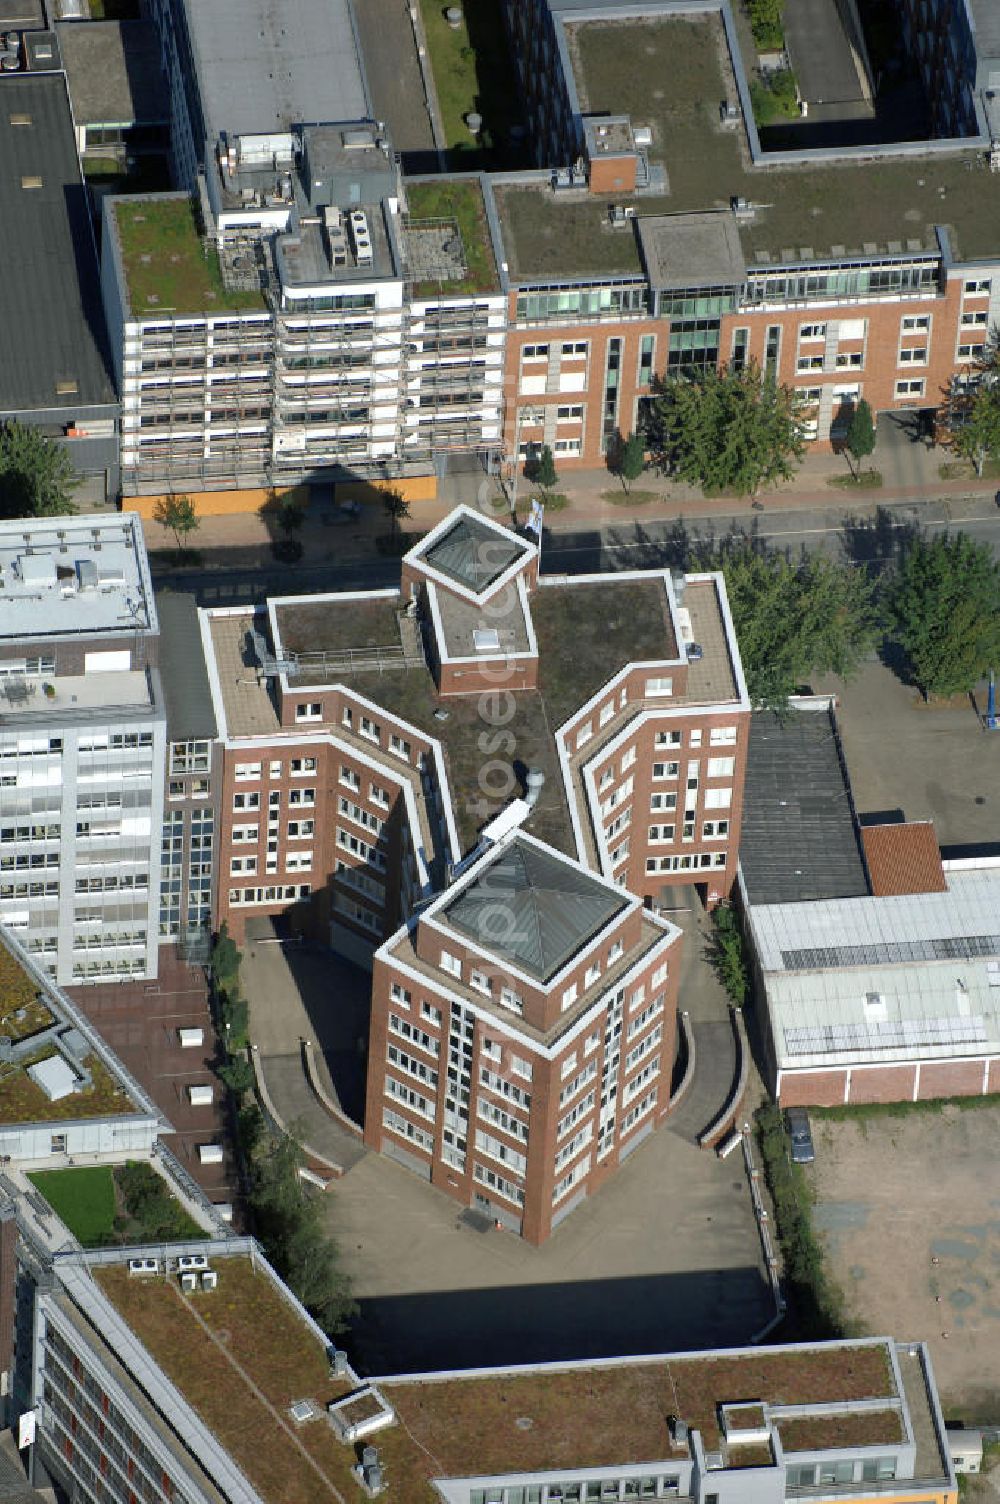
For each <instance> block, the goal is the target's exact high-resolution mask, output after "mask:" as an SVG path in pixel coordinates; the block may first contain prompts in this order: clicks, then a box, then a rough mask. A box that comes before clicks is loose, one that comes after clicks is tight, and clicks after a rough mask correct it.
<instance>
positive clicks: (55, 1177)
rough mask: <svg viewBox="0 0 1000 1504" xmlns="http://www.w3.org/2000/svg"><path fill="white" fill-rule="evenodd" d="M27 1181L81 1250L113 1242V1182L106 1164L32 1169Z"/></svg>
mask: <svg viewBox="0 0 1000 1504" xmlns="http://www.w3.org/2000/svg"><path fill="white" fill-rule="evenodd" d="M28 1179H29V1180H30V1181H31V1183H32V1185H33V1186H35V1188H36V1189H37V1190H39V1191H40V1192H41V1194H42V1195H43V1196H44V1197H45V1199H46V1201H47V1202H48V1203H49V1205H50V1206H51V1208H52V1210H53V1211H54V1212H55V1214H56V1216H57V1217H58V1218H59V1219H60V1220H61V1221H62V1222H65V1224H66V1226H67V1227H68V1228H69V1230H70V1232H71V1233H72V1234H73V1236H74V1238H76V1239H77V1241H78V1242H80V1243H82V1244H83V1246H84V1248H101V1247H104V1246H106V1245H107V1244H109V1243H113V1242H114V1241H115V1236H114V1226H115V1210H116V1200H115V1179H114V1175H113V1174H112V1172H111V1167H110V1165H94V1166H88V1167H87V1168H86V1169H80V1170H36V1171H33V1172H32V1173H31V1174H29V1176H28Z"/></svg>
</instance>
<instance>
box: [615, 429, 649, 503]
mask: <svg viewBox="0 0 1000 1504" xmlns="http://www.w3.org/2000/svg"><path fill="white" fill-rule="evenodd" d="M607 466H608V469H609V471H610V472H611V474H612V475H616V476H617V477H618V479H619V480H620V481H621V483H622V490H623V491H624V492H625V494H626V496H627V495H628V491H629V486H630V484H631V482H632V481H634V480H638V479H639V476H640V475H641V474H642V472H643V470H644V469H645V467H646V439H645V436H644V435H643V434H641V433H639V432H638V431H636V432H635V433H630V434H629V436H628V438H627V439H626V438H623V437H622V435H621V434H620V433H618V432H617V431H616V432H615V433H614V434H613V435H612V437H611V440H610V442H609V444H608V452H607Z"/></svg>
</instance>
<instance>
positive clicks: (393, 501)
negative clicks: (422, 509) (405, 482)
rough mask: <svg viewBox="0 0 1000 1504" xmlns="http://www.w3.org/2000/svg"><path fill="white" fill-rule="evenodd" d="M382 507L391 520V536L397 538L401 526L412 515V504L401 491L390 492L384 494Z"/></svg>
mask: <svg viewBox="0 0 1000 1504" xmlns="http://www.w3.org/2000/svg"><path fill="white" fill-rule="evenodd" d="M382 506H383V507H384V509H385V514H386V516H387V517H388V519H389V532H390V535H391V536H392V537H393V538H395V537H397V536H398V533H399V524H400V523H401V522H404V521H405V520H406V518H407V517H409V515H410V503H409V502H408V501H407V500H406V498H405V496H404V495H403V494H402V492H401V491H396V490H388V491H383V492H382Z"/></svg>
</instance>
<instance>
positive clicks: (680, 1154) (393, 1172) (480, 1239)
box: [327, 1127, 773, 1373]
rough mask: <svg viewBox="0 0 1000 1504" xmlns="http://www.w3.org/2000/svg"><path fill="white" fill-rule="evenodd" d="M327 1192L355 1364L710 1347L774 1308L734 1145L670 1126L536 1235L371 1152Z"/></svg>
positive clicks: (373, 1366) (745, 1331) (738, 1335)
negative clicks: (715, 1144)
mask: <svg viewBox="0 0 1000 1504" xmlns="http://www.w3.org/2000/svg"><path fill="white" fill-rule="evenodd" d="M327 1201H328V1206H329V1226H330V1230H331V1231H332V1232H333V1234H334V1235H335V1236H336V1238H337V1240H338V1241H339V1243H340V1247H341V1250H342V1256H343V1260H344V1264H345V1266H346V1268H347V1270H348V1271H349V1273H350V1275H351V1278H352V1280H353V1283H354V1290H355V1294H356V1296H357V1299H358V1300H359V1303H360V1306H361V1317H360V1320H359V1322H358V1323H357V1325H356V1329H355V1332H354V1333H353V1335H352V1338H351V1339H350V1340H349V1342H348V1346H349V1347H350V1349H351V1351H352V1355H353V1356H354V1357H355V1358H356V1360H357V1361H358V1362H359V1363H360V1364H361V1366H362V1368H363V1369H365V1371H367V1372H369V1373H372V1372H375V1373H377V1372H380V1371H381V1372H387V1371H390V1370H395V1369H400V1370H419V1369H425V1368H435V1367H449V1366H456V1367H462V1366H466V1365H475V1364H486V1363H513V1362H529V1361H532V1360H541V1359H557V1358H574V1357H579V1358H582V1357H592V1356H599V1355H610V1354H615V1353H639V1352H662V1351H664V1350H670V1349H683V1348H692V1347H712V1346H724V1345H727V1344H734V1343H742V1342H748V1341H749V1340H750V1338H751V1336H752V1335H753V1334H754V1333H755V1332H756V1331H758V1330H760V1328H761V1327H763V1326H764V1324H765V1323H766V1322H767V1321H768V1320H769V1318H770V1316H771V1315H772V1314H773V1307H772V1306H771V1305H770V1304H769V1296H768V1290H767V1286H766V1284H765V1282H764V1274H763V1267H762V1261H761V1255H760V1243H759V1241H758V1237H757V1230H756V1226H755V1224H754V1219H753V1214H752V1211H751V1207H750V1197H749V1192H748V1189H747V1183H746V1176H745V1174H744V1171H743V1166H742V1163H741V1161H740V1159H739V1158H738V1157H737V1156H736V1155H733V1156H731V1157H730V1158H729V1159H727V1160H724V1161H720V1160H718V1159H717V1158H716V1157H715V1155H714V1154H712V1153H711V1152H709V1151H708V1150H704V1149H698V1148H696V1147H694V1145H692V1144H691V1143H688V1142H686V1141H685V1140H683V1139H682V1138H681V1137H679V1136H678V1135H677V1134H675V1133H673V1132H672V1131H671V1130H670V1128H669V1127H664V1128H662V1129H660V1131H659V1132H658V1133H656V1134H654V1135H653V1136H652V1137H651V1138H649V1139H647V1141H646V1142H645V1144H643V1145H642V1147H641V1148H640V1149H637V1150H636V1152H635V1153H634V1154H633V1155H632V1156H631V1158H630V1159H628V1160H627V1161H626V1163H625V1164H624V1165H623V1166H622V1168H621V1169H620V1170H619V1172H618V1174H617V1175H616V1176H615V1177H614V1179H613V1180H611V1181H610V1182H609V1183H608V1184H607V1185H606V1186H604V1187H603V1188H602V1190H600V1191H599V1192H598V1193H597V1195H595V1196H593V1197H592V1198H591V1199H590V1200H589V1201H587V1202H585V1203H584V1204H583V1205H582V1206H581V1207H580V1208H579V1209H578V1210H577V1211H575V1212H574V1213H573V1215H572V1216H571V1217H569V1218H567V1220H566V1221H565V1222H564V1223H563V1224H562V1226H561V1227H559V1228H558V1229H557V1231H556V1232H555V1233H554V1234H553V1236H552V1238H551V1239H550V1240H549V1241H548V1242H547V1243H546V1244H545V1245H544V1246H543V1247H542V1248H540V1249H536V1248H531V1247H529V1246H528V1245H527V1244H526V1243H522V1242H521V1241H520V1239H518V1238H517V1237H515V1236H514V1235H513V1234H512V1233H509V1232H497V1231H495V1230H494V1229H493V1227H492V1224H489V1223H486V1222H485V1221H483V1222H478V1220H475V1221H474V1220H473V1219H471V1218H470V1217H469V1215H468V1214H467V1213H463V1212H462V1210H461V1208H460V1207H458V1206H457V1205H456V1204H455V1203H454V1202H452V1201H451V1200H450V1199H449V1198H447V1197H446V1196H445V1195H444V1194H443V1193H442V1192H440V1191H437V1190H433V1189H432V1188H431V1187H429V1186H428V1185H426V1184H425V1183H424V1182H422V1181H420V1180H418V1179H417V1178H416V1177H415V1176H413V1175H411V1174H410V1173H409V1172H408V1171H406V1170H405V1169H403V1168H402V1167H401V1166H399V1165H396V1164H394V1163H393V1162H392V1161H391V1160H387V1159H383V1158H382V1157H381V1156H380V1155H375V1154H369V1155H367V1156H366V1157H365V1158H364V1159H363V1160H362V1161H361V1163H360V1164H358V1165H356V1166H355V1167H354V1168H353V1169H352V1170H351V1173H350V1174H349V1175H347V1176H345V1177H344V1179H343V1180H340V1181H338V1182H336V1183H335V1185H334V1186H333V1187H332V1189H331V1190H330V1191H328V1192H327Z"/></svg>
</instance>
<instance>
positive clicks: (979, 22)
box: [969, 0, 1000, 58]
mask: <svg viewBox="0 0 1000 1504" xmlns="http://www.w3.org/2000/svg"><path fill="white" fill-rule="evenodd" d="M969 9H970V10H971V12H972V24H973V26H974V27H975V29H976V52H977V53H978V55H979V57H980V58H988V57H998V56H1000V8H998V6H997V3H996V0H969Z"/></svg>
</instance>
